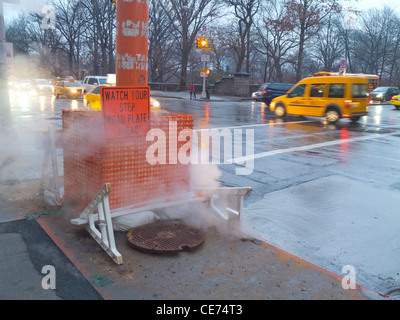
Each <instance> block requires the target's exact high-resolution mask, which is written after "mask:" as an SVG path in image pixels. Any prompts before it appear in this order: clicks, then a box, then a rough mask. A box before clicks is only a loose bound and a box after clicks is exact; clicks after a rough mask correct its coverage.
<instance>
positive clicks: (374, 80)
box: [313, 71, 379, 92]
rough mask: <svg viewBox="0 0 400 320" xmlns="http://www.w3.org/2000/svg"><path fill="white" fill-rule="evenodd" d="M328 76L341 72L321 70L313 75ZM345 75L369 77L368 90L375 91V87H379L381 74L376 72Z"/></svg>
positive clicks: (337, 74) (347, 74) (348, 75)
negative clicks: (378, 74)
mask: <svg viewBox="0 0 400 320" xmlns="http://www.w3.org/2000/svg"><path fill="white" fill-rule="evenodd" d="M321 76H323V77H328V76H340V74H339V72H326V71H320V72H316V73H314V74H313V77H321ZM343 76H346V77H365V78H367V79H368V87H367V92H371V91H373V90H374V89H375V88H377V87H379V76H377V75H376V74H366V73H346V74H344V75H343Z"/></svg>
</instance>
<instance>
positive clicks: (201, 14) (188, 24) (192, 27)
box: [160, 0, 220, 90]
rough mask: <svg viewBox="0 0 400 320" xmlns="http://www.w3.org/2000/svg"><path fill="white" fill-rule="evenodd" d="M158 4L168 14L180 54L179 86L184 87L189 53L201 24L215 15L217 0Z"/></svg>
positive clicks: (163, 2) (189, 0) (183, 0)
mask: <svg viewBox="0 0 400 320" xmlns="http://www.w3.org/2000/svg"><path fill="white" fill-rule="evenodd" d="M160 5H161V6H162V7H163V9H164V10H165V12H166V13H167V14H168V18H169V21H170V26H171V32H172V34H173V36H174V38H175V46H176V47H177V49H178V54H179V56H180V61H181V62H180V77H179V78H180V79H179V84H180V88H181V89H182V90H183V89H185V88H186V81H187V68H188V61H189V55H190V52H191V51H192V49H193V47H194V44H195V39H196V37H197V34H198V32H199V31H200V30H201V28H202V26H204V25H206V24H207V23H208V22H210V21H211V20H212V19H213V18H215V17H216V16H217V13H218V8H219V7H220V4H219V2H218V0H169V1H161V2H160Z"/></svg>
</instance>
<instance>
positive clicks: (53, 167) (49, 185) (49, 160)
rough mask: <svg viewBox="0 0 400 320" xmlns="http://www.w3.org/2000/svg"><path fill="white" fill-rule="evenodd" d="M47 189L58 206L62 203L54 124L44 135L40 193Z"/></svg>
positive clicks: (42, 193)
mask: <svg viewBox="0 0 400 320" xmlns="http://www.w3.org/2000/svg"><path fill="white" fill-rule="evenodd" d="M45 191H48V192H50V193H51V194H52V195H53V196H54V197H55V203H56V205H57V206H59V205H61V202H62V197H63V191H62V188H61V183H60V175H59V173H58V161H57V153H56V138H55V133H54V129H53V126H52V125H50V126H49V131H48V132H47V134H46V135H45V136H44V159H43V165H42V174H41V178H40V188H39V195H41V196H44V193H45Z"/></svg>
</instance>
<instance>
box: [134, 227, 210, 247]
mask: <svg viewBox="0 0 400 320" xmlns="http://www.w3.org/2000/svg"><path fill="white" fill-rule="evenodd" d="M127 237H128V242H129V244H130V245H131V246H132V247H133V248H135V249H138V250H141V251H145V252H152V253H177V252H180V251H184V250H190V249H194V248H197V247H199V246H200V245H201V244H202V243H203V242H204V234H203V232H202V231H201V230H199V229H196V228H193V227H191V226H188V225H185V224H184V223H181V222H177V221H167V222H165V221H164V222H155V223H150V224H146V225H142V226H139V227H135V228H133V229H131V230H129V232H128V234H127Z"/></svg>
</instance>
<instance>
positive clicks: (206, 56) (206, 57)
mask: <svg viewBox="0 0 400 320" xmlns="http://www.w3.org/2000/svg"><path fill="white" fill-rule="evenodd" d="M208 61H210V55H209V54H202V55H201V62H208Z"/></svg>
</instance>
